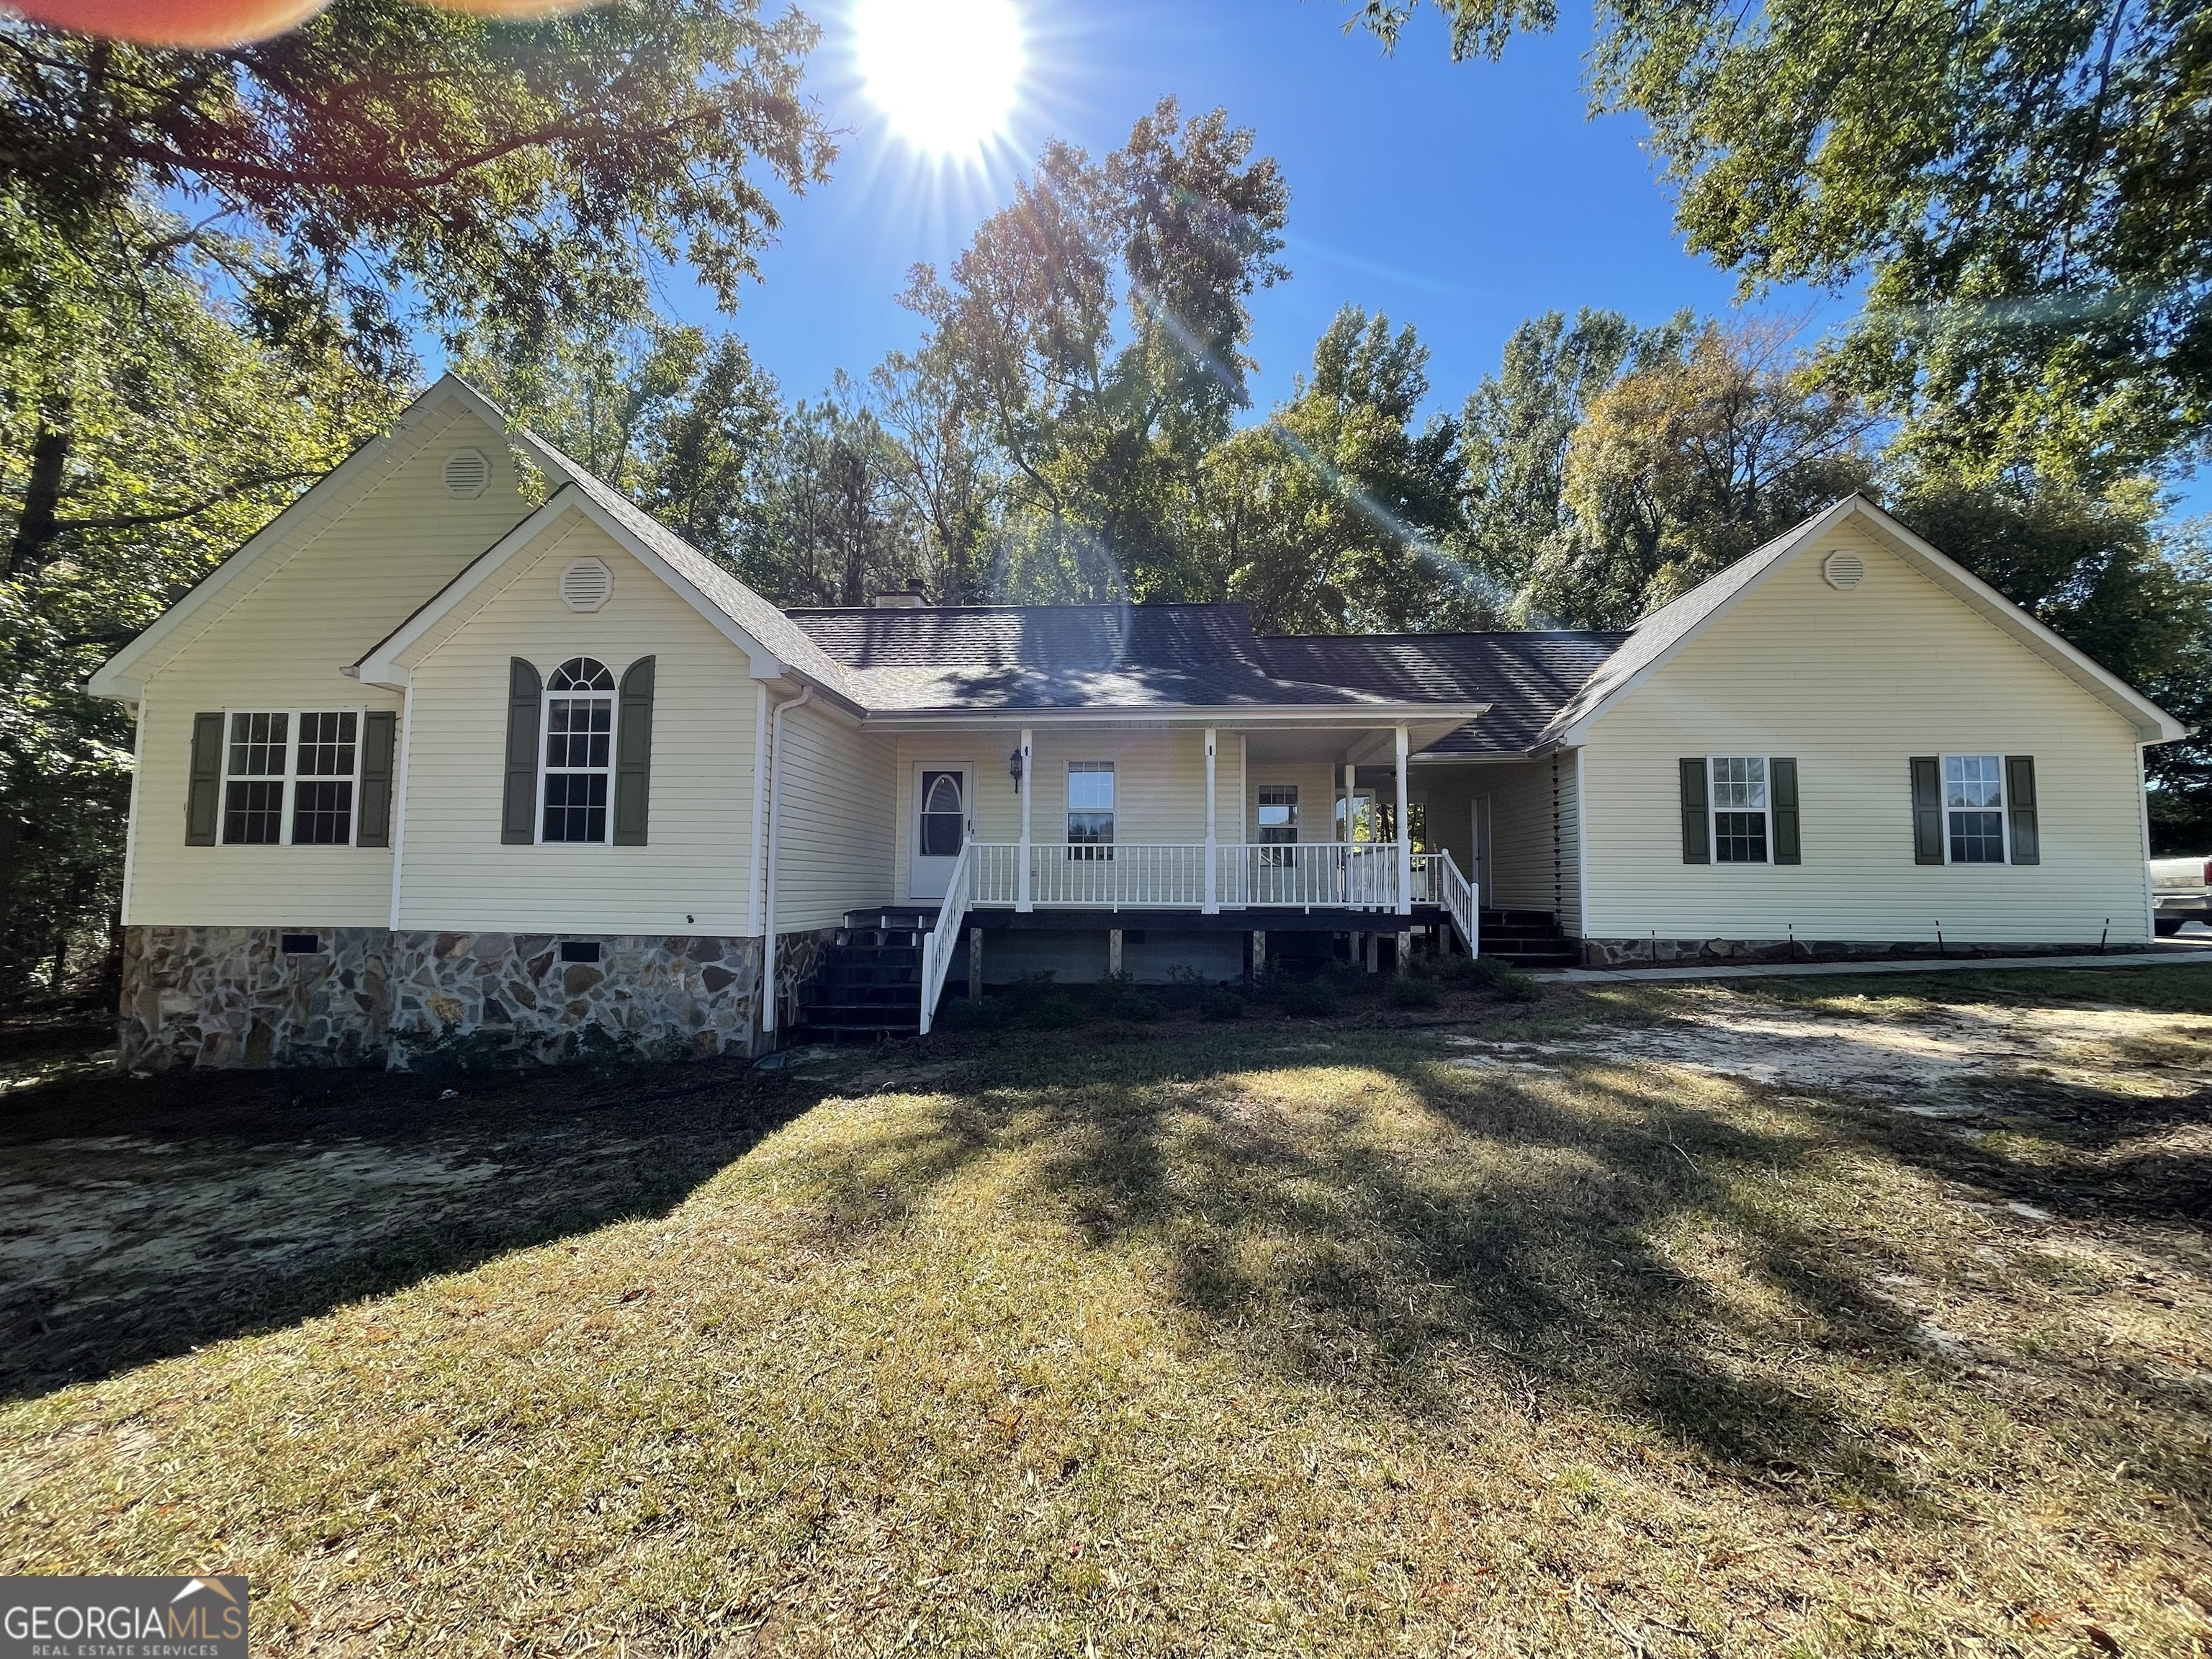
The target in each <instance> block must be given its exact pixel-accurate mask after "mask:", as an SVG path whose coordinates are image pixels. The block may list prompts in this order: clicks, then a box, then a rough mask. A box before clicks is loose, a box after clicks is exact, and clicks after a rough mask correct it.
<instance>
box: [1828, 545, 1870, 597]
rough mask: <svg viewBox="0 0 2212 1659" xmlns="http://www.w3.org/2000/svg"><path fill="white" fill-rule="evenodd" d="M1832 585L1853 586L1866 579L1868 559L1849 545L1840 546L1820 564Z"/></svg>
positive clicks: (1839, 586)
mask: <svg viewBox="0 0 2212 1659" xmlns="http://www.w3.org/2000/svg"><path fill="white" fill-rule="evenodd" d="M1820 574H1821V575H1822V576H1823V577H1824V578H1825V579H1826V581H1827V584H1828V586H1831V587H1836V588H1846V589H1848V588H1853V587H1857V586H1858V585H1859V584H1860V583H1861V582H1863V581H1864V580H1866V560H1865V559H1864V558H1863V557H1862V556H1860V555H1858V554H1857V553H1855V552H1853V551H1852V550H1850V548H1848V547H1841V548H1838V549H1837V550H1835V551H1834V552H1832V553H1831V554H1829V555H1828V556H1827V558H1826V561H1825V562H1823V563H1822V564H1821V566H1820Z"/></svg>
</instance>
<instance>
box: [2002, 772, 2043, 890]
mask: <svg viewBox="0 0 2212 1659" xmlns="http://www.w3.org/2000/svg"><path fill="white" fill-rule="evenodd" d="M2005 808H2006V810H2007V811H2009V812H2010V813H2011V814H2012V861H2013V862H2014V863H2015V864H2040V863H2042V862H2043V847H2042V843H2041V842H2040V841H2039V839H2038V837H2037V835H2036V829H2035V757H2034V756H2033V755H2007V756H2006V757H2005Z"/></svg>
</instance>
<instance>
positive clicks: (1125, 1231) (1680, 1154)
mask: <svg viewBox="0 0 2212 1659" xmlns="http://www.w3.org/2000/svg"><path fill="white" fill-rule="evenodd" d="M1162 1058H1163V1060H1164V1061H1166V1062H1167V1063H1166V1064H1165V1065H1164V1066H1163V1069H1162V1070H1161V1071H1160V1072H1158V1073H1155V1074H1151V1075H1146V1074H1145V1073H1143V1072H1142V1071H1141V1070H1140V1069H1139V1070H1135V1071H1127V1070H1125V1071H1124V1074H1123V1075H1122V1076H1121V1077H1120V1078H1118V1079H1116V1084H1117V1085H1118V1086H1115V1087H1111V1088H1097V1087H1092V1088H1083V1089H1077V1090H1073V1091H1066V1093H1065V1095H1064V1097H1062V1098H1061V1100H1060V1102H1059V1103H1057V1104H1052V1103H1050V1101H1051V1095H1052V1091H1033V1090H1020V1091H1005V1092H1004V1093H1003V1094H1002V1095H1001V1096H1000V1098H1001V1099H1002V1100H1003V1101H1004V1102H1005V1109H1006V1110H1007V1111H1008V1112H1012V1111H1013V1110H1017V1109H1019V1110H1025V1111H1030V1112H1037V1111H1038V1110H1039V1109H1040V1107H1041V1106H1042V1108H1043V1109H1042V1116H1040V1117H1039V1118H1038V1119H1037V1120H1036V1135H1037V1137H1038V1138H1040V1139H1042V1140H1044V1141H1045V1142H1047V1143H1048V1144H1047V1146H1046V1147H1045V1149H1044V1151H1043V1155H1042V1160H1041V1165H1040V1169H1041V1180H1042V1184H1043V1185H1044V1187H1045V1188H1047V1189H1048V1191H1050V1192H1051V1193H1053V1194H1055V1195H1056V1196H1057V1197H1058V1198H1059V1199H1060V1200H1061V1201H1063V1202H1064V1203H1066V1205H1067V1206H1069V1208H1070V1209H1071V1211H1072V1212H1073V1215H1074V1217H1075V1218H1076V1220H1077V1223H1078V1225H1079V1226H1080V1227H1081V1228H1082V1229H1083V1231H1085V1235H1086V1236H1087V1237H1089V1238H1090V1239H1091V1242H1092V1243H1094V1244H1096V1245H1099V1246H1109V1247H1110V1246H1113V1245H1115V1244H1117V1243H1121V1242H1123V1241H1128V1242H1132V1243H1139V1244H1142V1245H1146V1246H1149V1247H1151V1248H1153V1249H1160V1250H1164V1252H1165V1254H1166V1256H1167V1260H1168V1262H1169V1264H1170V1268H1169V1282H1170V1287H1171V1291H1172V1293H1173V1295H1174V1296H1175V1297H1176V1300H1177V1301H1178V1302H1179V1303H1181V1304H1182V1305H1183V1306H1185V1307H1187V1308H1188V1309H1189V1310H1191V1311H1193V1312H1194V1313H1195V1314H1197V1315H1198V1316H1200V1317H1201V1318H1203V1319H1205V1320H1206V1321H1208V1322H1211V1323H1212V1324H1213V1325H1214V1326H1215V1328H1217V1330H1218V1331H1219V1332H1221V1333H1223V1334H1224V1336H1225V1340H1227V1341H1229V1342H1231V1344H1233V1345H1234V1346H1237V1347H1239V1348H1240V1349H1242V1350H1243V1351H1244V1352H1248V1353H1249V1354H1250V1355H1251V1356H1253V1357H1254V1358H1257V1359H1259V1360H1261V1361H1262V1362H1263V1363H1265V1364H1269V1365H1271V1366H1274V1367H1278V1368H1279V1369H1281V1370H1285V1371H1286V1372H1288V1373H1290V1374H1291V1375H1294V1376H1299V1377H1301V1378H1304V1379H1305V1380H1308V1381H1310V1382H1313V1383H1318V1384H1321V1385H1323V1386H1328V1387H1342V1388H1349V1389H1355V1390H1357V1391H1358V1393H1359V1394H1360V1395H1362V1397H1363V1398H1364V1399H1368V1400H1381V1401H1385V1402H1387V1403H1388V1404H1389V1405H1390V1406H1391V1407H1393V1408H1394V1409H1396V1410H1399V1411H1401V1412H1404V1413H1407V1414H1409V1415H1413V1416H1428V1415H1431V1414H1434V1413H1443V1412H1447V1411H1452V1410H1462V1409H1464V1406H1465V1401H1466V1383H1467V1380H1468V1373H1469V1371H1470V1370H1472V1371H1474V1372H1477V1373H1484V1374H1487V1375H1489V1376H1492V1377H1493V1378H1494V1379H1497V1380H1498V1381H1501V1382H1503V1383H1507V1384H1508V1385H1509V1387H1510V1392H1512V1393H1513V1394H1515V1395H1521V1396H1527V1397H1534V1398H1535V1399H1538V1400H1540V1401H1541V1399H1542V1398H1545V1397H1549V1398H1551V1399H1553V1400H1554V1401H1563V1402H1564V1401H1568V1400H1573V1401H1579V1402H1583V1403H1589V1404H1599V1405H1601V1406H1603V1407H1607V1408H1611V1409H1614V1410H1618V1411H1620V1412H1623V1413H1626V1414H1627V1415H1629V1416H1631V1417H1632V1418H1636V1419H1641V1420H1643V1421H1644V1422H1646V1423H1648V1424H1650V1425H1651V1426H1652V1427H1654V1428H1656V1429H1657V1430H1659V1431H1661V1432H1662V1434H1664V1435H1665V1436H1666V1437H1668V1438H1669V1439H1676V1440H1686V1441H1687V1442H1689V1443H1692V1444H1694V1445H1695V1446H1697V1447H1698V1448H1699V1449H1700V1450H1701V1451H1702V1452H1703V1453H1704V1454H1705V1456H1706V1457H1708V1458H1709V1459H1711V1460H1712V1461H1713V1462H1717V1463H1718V1464H1719V1465H1721V1466H1723V1467H1724V1468H1729V1469H1730V1470H1734V1471H1736V1472H1740V1473H1743V1474H1754V1475H1759V1476H1762V1477H1772V1476H1776V1475H1780V1476H1783V1477H1784V1478H1785V1479H1786V1478H1792V1477H1795V1476H1796V1475H1798V1474H1802V1473H1808V1472H1813V1471H1819V1472H1820V1473H1821V1474H1825V1475H1826V1476H1827V1477H1829V1478H1830V1479H1831V1480H1835V1481H1838V1482H1841V1483H1844V1484H1847V1485H1849V1486H1851V1487H1853V1488H1855V1489H1857V1490H1859V1491H1861V1492H1867V1493H1869V1494H1872V1493H1875V1492H1896V1491H1898V1490H1899V1482H1898V1480H1897V1477H1896V1475H1895V1473H1894V1471H1893V1469H1892V1468H1890V1467H1889V1465H1888V1464H1887V1462H1885V1461H1884V1460H1883V1459H1882V1458H1881V1456H1880V1455H1877V1454H1876V1453H1875V1451H1874V1450H1873V1449H1870V1445H1869V1442H1868V1441H1867V1440H1866V1439H1865V1438H1864V1437H1861V1436H1859V1435H1857V1434H1856V1433H1854V1432H1852V1426H1853V1425H1851V1424H1850V1422H1849V1421H1848V1419H1849V1415H1850V1413H1849V1410H1848V1408H1847V1407H1845V1406H1844V1405H1843V1404H1842V1403H1841V1402H1840V1401H1837V1400H1836V1399H1834V1398H1832V1397H1829V1396H1827V1395H1824V1394H1823V1393H1822V1392H1821V1391H1820V1389H1818V1387H1817V1386H1815V1385H1813V1384H1810V1383H1808V1382H1806V1381H1805V1380H1804V1379H1803V1378H1802V1376H1797V1377H1792V1378H1791V1379H1790V1381H1789V1382H1788V1383H1784V1382H1783V1381H1781V1380H1779V1379H1778V1377H1775V1376H1768V1375H1762V1374H1761V1373H1762V1372H1763V1371H1766V1370H1769V1369H1770V1368H1769V1367H1768V1366H1766V1365H1765V1363H1764V1357H1763V1354H1762V1351H1764V1350H1772V1349H1774V1348H1776V1347H1777V1346H1786V1345H1787V1343H1788V1342H1789V1340H1790V1337H1789V1335H1788V1334H1787V1333H1785V1332H1784V1331H1781V1330H1779V1329H1776V1328H1769V1327H1767V1326H1765V1324H1763V1323H1762V1322H1759V1321H1758V1320H1749V1319H1747V1317H1746V1316H1744V1315H1743V1314H1741V1312H1739V1311H1736V1310H1731V1309H1729V1308H1728V1307H1725V1306H1723V1305H1722V1304H1720V1303H1719V1302H1717V1300H1716V1298H1715V1297H1713V1295H1712V1294H1711V1292H1710V1291H1709V1290H1708V1289H1707V1287H1706V1286H1705V1285H1704V1284H1703V1283H1701V1282H1700V1281H1699V1280H1698V1279H1694V1278H1692V1277H1691V1276H1689V1275H1687V1274H1686V1273H1684V1272H1683V1271H1681V1270H1680V1267H1677V1266H1676V1265H1675V1264H1674V1262H1672V1261H1669V1260H1668V1259H1667V1258H1666V1257H1665V1255H1663V1254H1662V1251H1661V1250H1660V1249H1659V1248H1658V1247H1657V1245H1656V1243H1655V1239H1656V1236H1657V1235H1658V1234H1659V1233H1660V1232H1661V1231H1662V1230H1663V1228H1664V1227H1665V1226H1666V1225H1667V1224H1668V1221H1669V1219H1670V1218H1671V1217H1673V1216H1674V1215H1675V1214H1677V1213H1678V1212H1691V1211H1696V1212H1708V1213H1710V1214H1711V1215H1713V1216H1715V1217H1717V1218H1723V1219H1724V1220H1725V1222H1726V1223H1727V1225H1729V1227H1730V1228H1732V1229H1734V1230H1735V1231H1737V1232H1739V1233H1744V1234H1749V1235H1753V1236H1754V1237H1755V1240H1756V1249H1757V1254H1758V1256H1759V1264H1760V1267H1761V1270H1762V1271H1763V1272H1764V1273H1765V1275H1766V1277H1767V1279H1769V1280H1770V1281H1771V1282H1772V1283H1775V1284H1777V1285H1780V1286H1782V1287H1783V1288H1784V1290H1785V1291H1786V1293H1787V1295H1788V1296H1789V1297H1790V1298H1793V1299H1794V1300H1795V1301H1796V1302H1797V1303H1798V1304H1802V1309H1803V1310H1804V1313H1805V1316H1806V1317H1807V1318H1808V1319H1809V1320H1816V1321H1818V1322H1821V1323H1823V1324H1825V1326H1826V1328H1828V1329H1829V1330H1830V1331H1831V1332H1832V1334H1834V1337H1835V1340H1838V1341H1842V1342H1844V1343H1847V1344H1848V1345H1849V1346H1850V1347H1851V1348H1852V1349H1853V1350H1854V1351H1855V1352H1860V1353H1862V1354H1864V1355H1866V1356H1869V1357H1870V1358H1875V1360H1877V1362H1887V1363H1891V1364H1904V1363H1908V1362H1910V1363H1919V1362H1920V1361H1921V1360H1922V1359H1923V1355H1922V1354H1921V1353H1920V1352H1918V1351H1917V1350H1916V1349H1914V1348H1913V1347H1912V1346H1911V1322H1910V1321H1909V1320H1906V1319H1905V1318H1904V1317H1903V1316H1901V1315H1900V1314H1899V1312H1898V1310H1896V1309H1895V1308H1893V1306H1891V1305H1890V1304H1887V1303H1886V1302H1884V1301H1881V1300H1880V1299H1877V1298H1875V1297H1869V1295H1867V1294H1865V1293H1864V1292H1863V1291H1862V1289H1861V1288H1860V1287H1859V1286H1858V1285H1857V1283H1856V1282H1855V1281H1854V1280H1853V1279H1851V1277H1850V1275H1849V1274H1848V1273H1844V1272H1841V1271H1838V1270H1837V1269H1836V1268H1835V1267H1833V1266H1832V1264H1831V1263H1830V1261H1828V1259H1827V1258H1828V1256H1829V1254H1830V1252H1829V1250H1828V1248H1827V1246H1826V1243H1825V1242H1824V1241H1823V1240H1821V1239H1819V1238H1817V1237H1811V1236H1809V1235H1808V1234H1806V1233H1804V1232H1802V1231H1799V1230H1797V1229H1795V1228H1792V1227H1790V1226H1788V1225H1784V1224H1782V1223H1781V1222H1779V1221H1778V1220H1777V1219H1776V1218H1774V1217H1773V1216H1772V1215H1771V1214H1770V1213H1767V1212H1765V1211H1764V1210H1759V1209H1754V1208H1753V1207H1752V1206H1746V1205H1745V1204H1743V1203H1742V1202H1741V1194H1739V1193H1738V1191H1737V1190H1736V1188H1735V1184H1734V1182H1735V1180H1736V1179H1737V1178H1739V1177H1741V1176H1744V1175H1746V1174H1747V1173H1750V1172H1753V1171H1756V1172H1761V1173H1763V1172H1765V1171H1768V1170H1773V1169H1776V1168H1782V1169H1786V1170H1796V1169H1798V1168H1799V1167H1800V1166H1801V1165H1802V1161H1803V1158H1804V1157H1805V1149H1804V1147H1803V1146H1802V1143H1799V1142H1796V1141H1794V1140H1792V1139H1790V1138H1788V1137H1786V1136H1777V1135H1770V1134H1760V1133H1753V1132H1751V1131H1749V1130H1747V1129H1745V1128H1743V1127H1741V1126H1739V1125H1737V1124H1735V1123H1731V1122H1730V1121H1727V1120H1726V1119H1725V1118H1724V1117H1722V1116H1720V1115H1716V1114H1715V1113H1713V1112H1711V1111H1708V1110H1702V1109H1694V1108H1685V1107H1680V1106H1676V1107H1673V1108H1670V1109H1667V1110H1665V1111H1664V1112H1663V1113H1662V1112H1656V1111H1655V1110H1654V1103H1653V1102H1652V1100H1651V1099H1650V1097H1648V1096H1644V1095H1639V1094H1638V1093H1636V1092H1634V1091H1629V1090H1625V1089H1621V1088H1618V1087H1614V1086H1613V1085H1608V1084H1607V1081H1606V1080H1605V1079H1604V1078H1603V1077H1602V1075H1601V1074H1597V1075H1591V1076H1587V1077H1576V1078H1574V1079H1572V1080H1571V1081H1570V1080H1569V1079H1567V1078H1565V1077H1564V1076H1555V1077H1553V1078H1552V1079H1547V1080H1545V1081H1542V1082H1538V1081H1534V1080H1531V1079H1523V1078H1522V1077H1519V1076H1516V1075H1511V1074H1499V1073H1491V1074H1487V1075H1479V1074H1470V1073H1464V1072H1455V1071H1454V1070H1453V1069H1452V1068H1451V1067H1450V1066H1449V1064H1448V1063H1446V1062H1444V1061H1443V1060H1440V1059H1439V1058H1438V1057H1437V1056H1435V1055H1434V1054H1433V1053H1432V1052H1429V1051H1422V1052H1419V1053H1418V1054H1407V1053H1406V1052H1404V1050H1403V1049H1402V1048H1401V1049H1400V1050H1399V1051H1398V1052H1396V1053H1395V1054H1393V1053H1392V1052H1390V1050H1389V1048H1386V1047H1385V1046H1383V1045H1381V1044H1375V1045H1368V1046H1365V1047H1364V1048H1357V1049H1355V1048H1352V1047H1351V1046H1350V1045H1346V1051H1345V1052H1344V1053H1343V1054H1341V1055H1340V1056H1339V1057H1338V1058H1336V1059H1335V1060H1332V1061H1330V1062H1326V1063H1328V1064H1331V1065H1334V1066H1342V1067H1344V1068H1346V1071H1345V1075H1346V1078H1353V1077H1358V1076H1359V1075H1361V1074H1364V1075H1365V1076H1367V1077H1370V1078H1380V1079H1389V1082H1390V1083H1395V1084H1396V1085H1402V1086H1404V1087H1405V1088H1407V1089H1408V1090H1409V1091H1411V1094H1412V1096H1413V1103H1412V1104H1411V1105H1410V1107H1409V1106H1407V1105H1405V1104H1402V1103H1393V1104H1383V1105H1378V1104H1377V1103H1379V1102H1381V1101H1382V1100H1383V1095H1382V1094H1380V1093H1378V1092H1376V1091H1373V1090H1370V1089H1366V1088H1363V1087H1362V1086H1361V1085H1360V1084H1358V1083H1357V1082H1346V1083H1345V1084H1344V1085H1341V1087H1342V1089H1343V1090H1344V1091H1345V1094H1344V1095H1343V1097H1340V1098H1339V1099H1337V1100H1333V1101H1326V1102H1322V1103H1316V1104H1315V1105H1314V1106H1313V1107H1311V1108H1310V1109H1297V1110H1286V1109H1283V1108H1282V1107H1281V1106H1280V1105H1279V1103H1275V1102H1273V1101H1272V1100H1271V1099H1270V1098H1269V1095H1270V1091H1271V1086H1272V1084H1271V1080H1270V1079H1267V1078H1265V1077H1264V1076H1263V1077H1259V1078H1255V1079H1250V1081H1251V1085H1252V1086H1250V1087H1248V1086H1247V1085H1246V1078H1245V1076H1244V1074H1246V1073H1268V1072H1270V1071H1272V1070H1275V1069H1277V1066H1281V1067H1283V1068H1284V1069H1289V1070H1295V1069H1296V1067H1295V1066H1294V1064H1293V1063H1291V1062H1288V1061H1280V1062H1276V1063H1275V1064H1274V1065H1271V1064H1270V1062H1269V1060H1267V1057H1266V1056H1264V1055H1263V1054H1253V1055H1251V1056H1250V1059H1249V1062H1248V1063H1247V1064H1246V1065H1244V1066H1237V1065H1234V1064H1229V1065H1225V1066H1222V1067H1220V1068H1219V1069H1218V1070H1216V1071H1213V1072H1212V1073H1199V1074H1196V1075H1186V1076H1182V1077H1176V1076H1175V1075H1173V1074H1172V1073H1173V1069H1174V1067H1173V1064H1172V1061H1171V1060H1168V1057H1166V1056H1163V1057H1162ZM1600 1069H1601V1068H1600ZM1383 1086H1384V1087H1387V1085H1383ZM1570 1090H1571V1091H1572V1094H1571V1096H1569V1095H1568V1094H1567V1092H1566V1091H1570ZM987 1098H988V1097H987Z"/></svg>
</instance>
